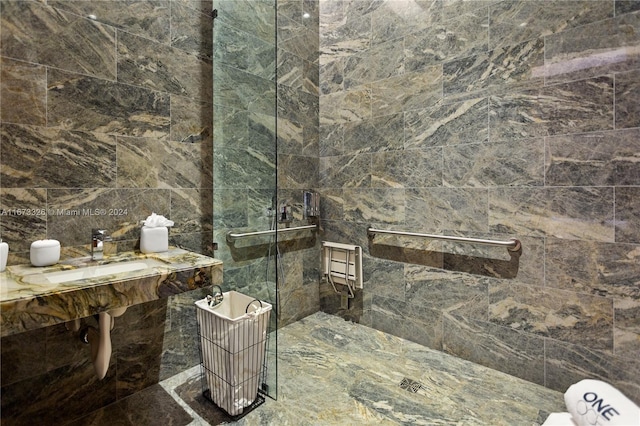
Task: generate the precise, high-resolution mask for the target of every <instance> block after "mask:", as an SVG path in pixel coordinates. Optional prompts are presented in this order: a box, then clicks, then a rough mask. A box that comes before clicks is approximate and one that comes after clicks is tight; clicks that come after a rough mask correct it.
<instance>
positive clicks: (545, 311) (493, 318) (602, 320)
mask: <svg viewBox="0 0 640 426" xmlns="http://www.w3.org/2000/svg"><path fill="white" fill-rule="evenodd" d="M489 321H490V322H491V323H493V324H496V325H501V326H503V327H508V328H511V329H513V330H518V331H522V332H527V333H531V334H534V335H538V336H542V337H551V338H553V339H557V340H561V341H564V342H568V343H575V344H579V345H581V346H585V347H588V348H591V349H597V350H602V351H607V352H609V353H611V352H612V351H613V301H612V300H610V299H606V298H604V297H599V296H591V295H587V294H581V293H573V292H569V291H563V290H557V289H552V288H542V287H534V286H523V285H513V284H511V283H507V282H495V283H492V284H491V285H490V286H489Z"/></svg>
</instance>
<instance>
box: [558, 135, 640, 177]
mask: <svg viewBox="0 0 640 426" xmlns="http://www.w3.org/2000/svg"><path fill="white" fill-rule="evenodd" d="M639 153H640V131H638V129H629V130H616V131H611V132H594V133H586V134H578V135H566V136H555V137H549V138H547V139H546V159H545V169H546V171H545V182H546V184H547V185H550V186H590V185H593V186H610V185H638V184H639V183H640V171H639V170H638V167H637V166H636V161H637V160H636V159H637V158H638V156H639V155H640V154H639Z"/></svg>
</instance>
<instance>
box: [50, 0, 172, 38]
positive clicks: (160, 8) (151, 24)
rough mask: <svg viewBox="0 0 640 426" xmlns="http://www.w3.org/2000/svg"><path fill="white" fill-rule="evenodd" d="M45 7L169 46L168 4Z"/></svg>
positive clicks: (77, 2)
mask: <svg viewBox="0 0 640 426" xmlns="http://www.w3.org/2000/svg"><path fill="white" fill-rule="evenodd" d="M47 4H48V5H49V6H51V7H54V8H56V9H58V10H63V11H66V12H71V13H73V14H76V15H79V16H83V17H88V16H89V15H93V16H95V19H94V20H95V21H96V22H100V23H101V24H105V25H109V26H112V27H114V28H116V29H118V30H124V31H126V32H128V33H132V34H136V35H139V36H142V37H146V38H149V39H152V40H156V41H159V42H160V43H169V33H170V23H171V11H170V2H169V1H168V0H144V1H130V0H114V1H108V2H107V1H95V2H87V1H84V0H51V1H48V2H47Z"/></svg>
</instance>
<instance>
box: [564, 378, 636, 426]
mask: <svg viewBox="0 0 640 426" xmlns="http://www.w3.org/2000/svg"><path fill="white" fill-rule="evenodd" d="M564 402H565V404H566V405H567V410H569V412H570V413H571V415H572V416H573V420H574V421H575V422H576V423H577V424H578V425H579V426H596V425H597V426H609V425H610V426H614V425H615V426H640V408H639V407H638V406H637V405H636V404H634V403H633V401H631V400H630V399H629V398H627V397H626V396H624V394H623V393H622V392H620V391H619V390H617V389H616V388H614V387H613V386H611V385H610V384H608V383H606V382H603V381H600V380H590V379H587V380H582V381H580V382H578V383H576V384H573V385H571V386H569V389H567V391H566V392H565V393H564Z"/></svg>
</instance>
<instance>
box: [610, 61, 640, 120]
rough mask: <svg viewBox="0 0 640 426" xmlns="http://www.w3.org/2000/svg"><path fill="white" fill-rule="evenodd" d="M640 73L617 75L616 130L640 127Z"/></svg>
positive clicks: (632, 72)
mask: <svg viewBox="0 0 640 426" xmlns="http://www.w3.org/2000/svg"><path fill="white" fill-rule="evenodd" d="M639 78H640V71H637V70H636V71H629V72H625V73H620V74H616V76H615V79H616V90H615V96H616V97H615V109H616V112H615V116H616V117H615V126H616V129H623V128H629V127H638V126H640V119H639V118H638V117H640V107H638V97H639V96H640V84H638V81H639Z"/></svg>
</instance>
